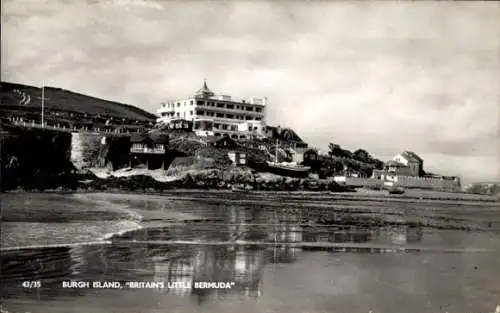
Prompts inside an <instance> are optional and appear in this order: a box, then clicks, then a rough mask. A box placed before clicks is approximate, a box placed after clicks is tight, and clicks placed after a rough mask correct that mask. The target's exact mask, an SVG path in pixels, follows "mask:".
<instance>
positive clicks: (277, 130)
mask: <svg viewBox="0 0 500 313" xmlns="http://www.w3.org/2000/svg"><path fill="white" fill-rule="evenodd" d="M265 130H266V131H268V132H271V134H272V138H276V139H281V140H287V141H295V142H304V141H303V140H302V138H300V137H299V135H297V133H296V132H295V131H294V130H293V129H291V128H281V127H280V126H277V127H274V126H265Z"/></svg>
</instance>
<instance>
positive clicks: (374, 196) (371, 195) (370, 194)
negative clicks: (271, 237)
mask: <svg viewBox="0 0 500 313" xmlns="http://www.w3.org/2000/svg"><path fill="white" fill-rule="evenodd" d="M4 193H8V194H29V193H46V194H51V193H52V194H117V195H151V196H177V195H196V194H227V195H234V196H236V195H239V196H240V197H242V198H245V197H248V196H256V195H257V196H265V195H276V196H283V195H290V196H308V195H310V196H325V197H328V198H331V199H332V200H353V201H366V200H370V201H381V202H382V201H400V202H406V201H411V200H430V201H464V202H480V203H492V204H493V203H498V204H500V198H498V197H494V196H487V195H478V194H470V193H458V192H456V193H455V192H446V191H435V190H426V189H409V190H408V191H407V192H406V193H405V194H402V195H391V194H388V193H387V192H385V191H374V190H359V189H354V190H353V191H340V192H339V191H328V190H318V191H310V190H291V191H281V190H276V191H275V190H250V191H246V192H234V191H232V190H230V189H202V188H172V189H164V190H161V191H156V190H155V191H153V190H125V189H119V188H108V189H105V190H97V189H82V188H78V189H76V190H60V189H47V190H43V191H40V190H23V189H16V190H7V191H4ZM419 193H421V194H419ZM182 198H183V197H181V198H180V199H182Z"/></svg>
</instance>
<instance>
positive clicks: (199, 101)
mask: <svg viewBox="0 0 500 313" xmlns="http://www.w3.org/2000/svg"><path fill="white" fill-rule="evenodd" d="M196 104H197V105H205V101H201V100H198V101H196Z"/></svg>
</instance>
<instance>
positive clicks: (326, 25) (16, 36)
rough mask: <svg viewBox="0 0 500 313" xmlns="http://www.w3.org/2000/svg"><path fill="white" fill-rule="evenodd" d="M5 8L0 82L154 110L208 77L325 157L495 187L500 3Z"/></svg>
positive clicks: (499, 147) (34, 3)
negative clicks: (410, 160) (362, 156)
mask: <svg viewBox="0 0 500 313" xmlns="http://www.w3.org/2000/svg"><path fill="white" fill-rule="evenodd" d="M1 1H2V3H1V4H2V12H1V14H2V16H1V18H2V20H1V22H2V30H1V31H2V34H1V35H2V40H1V49H2V50H1V62H2V67H1V79H2V81H8V82H18V83H23V84H29V85H37V86H41V85H42V84H45V85H48V86H53V87H60V88H65V89H69V90H72V91H75V92H81V93H84V94H87V95H91V96H97V97H102V98H104V99H108V100H114V101H119V102H124V103H129V104H132V105H135V106H138V107H141V108H143V109H145V110H148V111H151V112H155V110H156V109H157V108H158V107H159V105H160V102H164V101H168V100H175V99H179V98H183V97H186V96H188V95H191V94H193V93H194V92H195V91H196V90H198V89H199V88H200V87H201V85H202V83H203V79H206V80H207V84H208V86H209V87H210V88H211V89H212V90H213V91H214V92H215V93H219V94H228V95H232V96H234V97H238V98H247V97H252V96H266V97H267V98H268V106H267V109H266V112H267V116H266V121H267V123H268V124H270V125H280V126H282V127H291V128H293V129H294V130H295V131H296V132H297V133H298V134H299V135H300V136H301V137H302V138H303V139H304V140H305V141H307V142H308V143H309V144H310V146H314V147H318V148H320V149H322V150H324V151H325V150H326V149H327V146H328V143H330V142H333V143H336V144H339V145H340V146H342V147H343V148H345V149H350V150H354V149H357V148H363V149H365V150H367V151H368V152H370V153H371V154H372V155H373V156H374V157H377V158H380V159H382V160H388V159H390V158H392V157H393V156H394V155H395V154H397V153H400V152H402V151H404V150H412V151H414V152H416V153H417V154H419V155H420V156H421V157H422V158H423V159H424V169H425V170H427V171H431V172H435V173H440V174H443V175H458V176H460V177H461V178H462V180H463V181H465V182H467V181H496V180H500V88H499V86H500V5H499V4H498V2H448V1H446V2H430V1H425V2H396V1H394V2H390V1H383V2H382V1H381V2H361V1H345V2H342V1H252V2H250V1H222V0H213V1H195V0H192V1H154V0H102V1H97V0H93V1H90V0H88V1H86V0H78V1H71V0H1ZM44 82H45V83H44Z"/></svg>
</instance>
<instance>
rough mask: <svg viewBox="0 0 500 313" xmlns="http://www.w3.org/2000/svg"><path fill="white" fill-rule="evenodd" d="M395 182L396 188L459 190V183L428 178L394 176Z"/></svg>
mask: <svg viewBox="0 0 500 313" xmlns="http://www.w3.org/2000/svg"><path fill="white" fill-rule="evenodd" d="M394 181H395V182H397V184H398V186H403V187H406V188H422V189H433V190H457V191H458V190H459V189H460V183H459V182H458V181H456V180H449V179H441V178H429V177H412V176H399V175H398V176H396V177H395V180H394Z"/></svg>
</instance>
